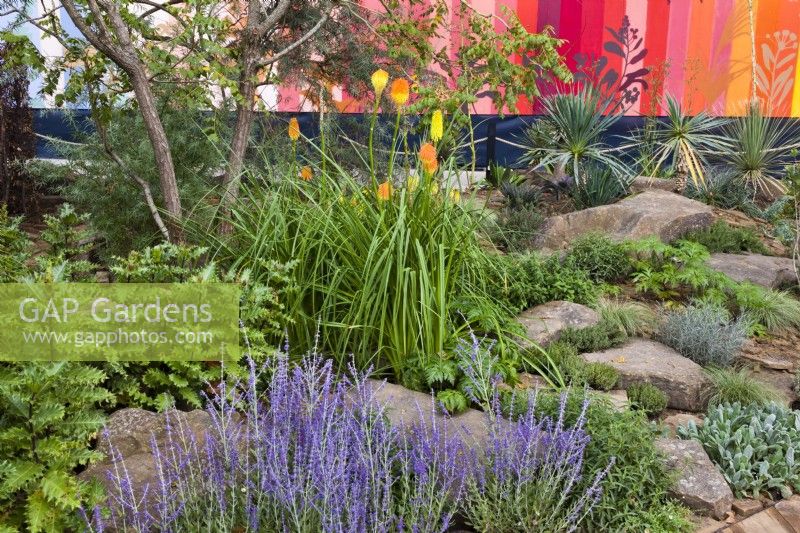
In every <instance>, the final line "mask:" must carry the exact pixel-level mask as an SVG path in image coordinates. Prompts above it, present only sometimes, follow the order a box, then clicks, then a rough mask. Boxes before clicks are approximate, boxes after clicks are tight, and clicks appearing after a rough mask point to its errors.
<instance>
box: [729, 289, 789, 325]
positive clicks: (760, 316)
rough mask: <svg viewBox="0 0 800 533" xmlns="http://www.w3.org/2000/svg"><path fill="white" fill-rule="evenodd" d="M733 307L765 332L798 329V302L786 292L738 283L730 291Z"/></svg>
mask: <svg viewBox="0 0 800 533" xmlns="http://www.w3.org/2000/svg"><path fill="white" fill-rule="evenodd" d="M732 299H733V306H734V307H735V309H736V310H737V312H738V313H739V314H746V315H747V316H748V317H749V318H750V319H751V320H752V321H753V322H754V323H755V324H760V325H761V326H763V327H764V328H766V330H767V331H770V332H778V331H785V330H788V329H792V328H798V327H800V301H798V300H797V299H795V298H794V297H793V296H792V295H791V294H789V293H788V292H786V291H776V290H773V289H765V288H764V287H760V286H758V285H754V284H752V283H740V284H738V285H736V286H734V287H733V289H732Z"/></svg>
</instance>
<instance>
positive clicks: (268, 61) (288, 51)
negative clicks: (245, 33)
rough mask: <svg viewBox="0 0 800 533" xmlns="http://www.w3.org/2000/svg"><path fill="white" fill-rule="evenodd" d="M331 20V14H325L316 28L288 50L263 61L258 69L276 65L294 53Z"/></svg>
mask: <svg viewBox="0 0 800 533" xmlns="http://www.w3.org/2000/svg"><path fill="white" fill-rule="evenodd" d="M329 18H330V13H323V15H322V16H321V17H320V19H319V20H318V21H317V23H316V24H315V25H314V27H313V28H311V29H310V30H308V31H307V32H306V33H305V35H303V36H302V37H300V38H299V39H298V40H296V41H295V42H293V43H292V44H290V45H289V46H287V47H286V48H284V49H283V50H281V51H280V52H278V53H277V54H275V55H273V56H272V57H270V58H269V59H267V60H266V61H263V62H261V63H259V65H258V68H264V67H267V66H269V65H271V64H273V63H275V62H276V61H278V60H279V59H281V58H282V57H284V56H286V55H287V54H290V53H291V52H292V50H295V49H297V48H298V47H300V46H302V44H303V43H305V42H306V41H308V40H309V39H311V38H312V37H313V36H314V34H316V33H317V32H318V31H319V30H320V28H322V26H324V25H325V23H326V22H328V19H329Z"/></svg>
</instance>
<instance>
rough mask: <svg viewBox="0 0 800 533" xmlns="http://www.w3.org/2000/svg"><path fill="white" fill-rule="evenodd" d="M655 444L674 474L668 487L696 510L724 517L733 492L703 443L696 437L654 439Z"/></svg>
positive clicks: (728, 509)
mask: <svg viewBox="0 0 800 533" xmlns="http://www.w3.org/2000/svg"><path fill="white" fill-rule="evenodd" d="M656 448H658V450H659V451H661V452H662V453H663V454H664V456H665V460H666V464H667V468H668V469H669V470H670V471H671V472H673V473H674V474H676V477H675V481H674V482H673V485H672V488H671V491H672V493H673V495H674V496H675V498H677V499H678V500H680V501H681V502H682V503H683V504H684V505H686V506H687V507H688V508H690V509H692V510H693V511H695V512H697V513H699V514H705V515H708V516H712V517H714V518H717V519H721V518H725V516H726V515H727V514H728V512H729V511H730V510H731V505H732V504H733V492H731V489H730V487H729V486H728V483H727V482H726V481H725V478H724V477H723V476H722V474H721V473H720V471H719V470H718V469H717V467H716V466H715V465H714V463H712V462H711V459H709V458H708V455H707V454H706V452H705V450H703V446H702V445H701V444H700V443H699V442H697V441H695V440H679V439H656Z"/></svg>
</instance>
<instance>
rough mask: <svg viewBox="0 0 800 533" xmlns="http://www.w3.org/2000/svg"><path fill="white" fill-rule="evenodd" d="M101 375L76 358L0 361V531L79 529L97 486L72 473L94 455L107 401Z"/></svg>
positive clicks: (103, 375) (112, 399)
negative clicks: (70, 360)
mask: <svg viewBox="0 0 800 533" xmlns="http://www.w3.org/2000/svg"><path fill="white" fill-rule="evenodd" d="M105 379H106V375H105V374H104V373H103V372H102V371H101V370H99V369H97V368H93V367H91V366H89V365H85V364H80V363H68V362H63V361H62V362H58V363H0V458H1V459H0V529H3V526H5V527H6V528H11V529H10V530H11V531H13V530H15V529H16V530H19V531H23V530H24V531H31V532H49V531H62V530H68V531H69V530H72V531H77V530H78V529H79V521H78V516H77V509H78V507H79V505H81V503H88V504H89V505H90V506H91V505H92V504H93V503H95V501H94V500H93V498H95V497H97V496H98V488H97V487H94V486H90V485H89V484H87V483H84V482H81V481H79V480H78V479H77V478H76V477H75V475H74V474H75V473H76V469H77V468H79V467H81V466H85V465H86V464H88V463H89V462H90V461H92V460H94V459H97V458H99V454H98V452H96V451H93V450H92V449H91V448H90V444H91V441H92V440H93V439H94V438H95V437H96V436H97V433H98V432H99V431H100V429H101V428H102V427H103V423H104V421H105V415H104V413H103V411H102V410H101V409H100V407H101V406H103V405H110V404H112V403H113V401H114V396H113V395H112V394H111V393H109V391H108V390H106V389H105V388H103V386H102V383H103V381H104V380H105ZM98 501H99V500H98Z"/></svg>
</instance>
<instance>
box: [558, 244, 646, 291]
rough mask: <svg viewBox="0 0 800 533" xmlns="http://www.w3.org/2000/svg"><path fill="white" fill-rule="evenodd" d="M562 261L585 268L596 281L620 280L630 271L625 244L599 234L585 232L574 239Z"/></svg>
mask: <svg viewBox="0 0 800 533" xmlns="http://www.w3.org/2000/svg"><path fill="white" fill-rule="evenodd" d="M564 263H565V264H567V265H570V266H572V267H575V268H578V269H581V270H585V271H586V272H588V273H589V277H591V278H592V279H593V280H594V281H597V282H604V281H605V282H615V281H620V280H623V279H625V278H626V277H627V276H628V275H629V274H630V272H631V262H630V257H629V256H628V253H627V251H626V249H625V246H624V245H622V244H619V243H615V242H614V241H612V240H611V239H609V238H608V237H606V236H604V235H599V234H587V235H584V236H582V237H579V238H578V239H576V240H575V241H574V242H573V243H572V246H571V248H570V249H569V251H568V252H567V255H566V258H565V260H564Z"/></svg>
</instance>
